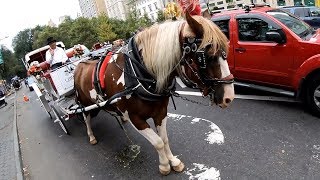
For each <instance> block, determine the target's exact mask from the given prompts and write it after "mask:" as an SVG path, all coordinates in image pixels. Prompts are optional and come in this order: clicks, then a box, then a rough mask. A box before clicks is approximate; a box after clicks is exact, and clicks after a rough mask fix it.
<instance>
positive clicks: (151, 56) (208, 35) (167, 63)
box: [74, 15, 234, 175]
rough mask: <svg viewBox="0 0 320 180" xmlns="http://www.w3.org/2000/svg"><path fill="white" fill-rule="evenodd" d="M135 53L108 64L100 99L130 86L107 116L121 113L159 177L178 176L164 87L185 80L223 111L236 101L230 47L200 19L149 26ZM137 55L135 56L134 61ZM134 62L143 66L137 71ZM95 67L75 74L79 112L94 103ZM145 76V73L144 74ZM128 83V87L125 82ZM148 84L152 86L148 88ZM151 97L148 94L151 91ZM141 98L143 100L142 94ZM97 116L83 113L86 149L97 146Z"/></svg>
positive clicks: (80, 67)
mask: <svg viewBox="0 0 320 180" xmlns="http://www.w3.org/2000/svg"><path fill="white" fill-rule="evenodd" d="M133 41H134V43H135V44H136V47H137V49H138V53H136V54H130V53H131V50H130V49H128V50H127V51H126V52H127V53H123V52H119V53H117V54H115V55H114V56H113V57H112V59H111V60H110V61H109V63H108V67H107V70H106V71H105V74H104V80H103V81H104V83H105V85H106V86H105V89H104V91H103V93H104V94H103V96H105V98H110V97H112V96H113V95H115V94H117V93H119V92H122V91H123V90H124V89H127V88H129V85H128V84H130V83H132V81H137V82H138V85H137V86H135V87H134V88H131V93H130V94H129V95H128V94H127V95H125V96H122V97H121V100H120V101H118V102H117V103H115V104H112V105H109V106H107V107H105V109H106V110H108V111H117V112H121V116H122V117H121V118H122V120H125V121H130V122H131V123H132V125H133V127H135V129H136V130H137V131H138V132H139V133H140V134H141V135H143V136H144V137H145V138H146V139H147V140H148V141H149V142H150V143H151V144H152V145H153V146H154V147H155V149H156V150H157V152H158V154H159V161H160V164H159V170H160V172H161V174H163V175H167V174H169V173H170V170H171V167H172V168H173V170H174V171H177V172H181V171H182V170H183V169H184V164H183V163H182V162H181V160H180V159H178V158H177V157H176V156H174V155H173V154H172V152H171V149H170V146H169V140H168V136H167V130H166V124H167V106H168V102H169V97H170V92H171V91H168V87H169V86H170V85H171V84H172V82H173V81H174V78H175V76H176V75H179V76H183V77H184V78H186V79H188V81H190V82H192V83H194V84H196V85H197V87H198V88H199V89H200V90H201V92H202V93H203V95H204V96H207V95H210V98H211V100H212V102H213V103H215V104H217V105H218V106H220V107H222V108H225V107H227V106H229V104H230V103H231V102H232V100H233V99H234V87H233V76H232V74H230V71H229V66H228V63H227V61H226V53H227V50H228V41H227V38H226V37H225V35H224V34H223V33H222V32H221V31H220V30H219V28H218V27H217V26H216V25H214V24H213V23H212V22H211V21H210V20H207V19H205V18H203V17H201V16H193V17H191V16H190V15H187V16H186V21H184V20H181V21H173V22H164V23H162V24H158V25H154V26H151V27H150V28H147V29H145V30H143V31H142V32H140V33H138V34H137V35H136V36H135V37H134V38H133ZM137 54H138V55H137ZM137 56H138V59H139V56H140V60H141V64H140V65H137V62H138V61H139V60H137ZM96 64H97V61H87V62H84V63H80V64H79V65H78V66H77V68H76V71H75V76H74V77H75V90H76V93H77V101H78V102H80V103H81V104H82V105H83V106H89V105H92V104H95V103H96V99H97V98H96V97H95V95H93V94H95V93H92V92H95V90H93V86H92V83H93V82H92V81H93V80H92V72H93V70H94V69H95V66H96ZM128 64H129V65H130V67H132V66H133V65H132V64H135V66H143V67H144V68H145V69H144V71H146V72H147V73H148V74H149V75H148V77H149V78H150V77H151V79H152V78H153V79H154V80H155V82H152V81H147V80H144V79H143V78H141V77H138V76H139V75H138V73H136V72H135V71H131V72H126V71H127V70H128V69H130V68H126V66H127V65H128ZM144 73H145V72H144ZM126 76H127V78H129V79H130V78H131V81H127V80H125V79H126ZM148 84H150V86H148ZM151 86H154V88H151V90H150V91H152V92H149V91H148V89H150V87H151ZM139 88H140V91H141V89H142V91H144V90H145V92H143V93H147V94H148V93H149V95H154V96H155V98H154V99H152V98H151V100H148V98H143V97H144V96H143V95H141V94H140V95H139V92H138V89H139ZM143 93H142V94H143ZM98 111H99V110H93V111H91V112H89V113H83V114H84V117H85V122H86V125H87V133H88V136H89V138H90V143H91V144H95V143H97V141H96V138H95V137H94V135H93V132H92V130H91V126H90V119H91V118H92V117H93V116H95V115H96V114H97V112H98ZM149 118H152V119H153V121H154V123H155V126H156V129H157V131H156V132H155V131H154V130H153V129H152V128H151V127H150V126H149V124H148V123H147V122H146V120H147V119H149Z"/></svg>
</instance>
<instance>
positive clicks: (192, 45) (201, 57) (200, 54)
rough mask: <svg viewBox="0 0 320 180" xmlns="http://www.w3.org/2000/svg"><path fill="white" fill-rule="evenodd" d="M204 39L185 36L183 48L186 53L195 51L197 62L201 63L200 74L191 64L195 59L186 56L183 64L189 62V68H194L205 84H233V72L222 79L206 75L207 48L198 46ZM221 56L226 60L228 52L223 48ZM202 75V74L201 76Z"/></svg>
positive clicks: (196, 74)
mask: <svg viewBox="0 0 320 180" xmlns="http://www.w3.org/2000/svg"><path fill="white" fill-rule="evenodd" d="M201 42H202V39H199V38H193V37H188V38H185V41H184V42H183V44H182V49H183V52H184V54H185V55H188V54H191V53H194V54H195V58H196V60H197V64H198V65H199V74H198V73H197V72H196V71H195V70H194V68H192V66H191V64H192V63H193V60H192V59H191V61H188V60H187V59H186V58H184V59H183V60H182V61H181V62H180V63H181V65H185V64H187V65H188V66H189V68H190V69H191V70H192V72H193V73H194V74H195V76H197V77H198V79H199V80H200V81H201V82H202V84H203V85H205V86H216V85H218V84H231V83H233V82H234V77H233V75H232V74H230V75H229V76H227V77H224V78H222V79H219V78H210V77H208V76H206V75H205V70H206V68H207V58H206V55H205V49H204V48H203V49H199V48H198V46H199V45H200V44H201ZM220 52H221V57H222V58H223V59H224V60H226V59H227V54H226V52H225V51H223V50H221V51H220ZM199 75H200V76H199Z"/></svg>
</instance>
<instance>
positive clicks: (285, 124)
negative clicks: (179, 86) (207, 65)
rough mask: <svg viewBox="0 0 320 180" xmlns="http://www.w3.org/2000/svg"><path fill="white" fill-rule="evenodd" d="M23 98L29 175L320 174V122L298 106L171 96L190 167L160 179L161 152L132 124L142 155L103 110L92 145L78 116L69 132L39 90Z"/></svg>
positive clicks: (179, 145)
mask: <svg viewBox="0 0 320 180" xmlns="http://www.w3.org/2000/svg"><path fill="white" fill-rule="evenodd" d="M189 90H190V89H189ZM236 92H237V91H236ZM23 93H25V94H26V95H27V96H28V97H29V98H30V101H29V102H23V101H22V98H23V97H22V94H23ZM188 98H189V99H192V100H194V101H198V102H202V103H207V104H209V101H208V99H206V98H202V97H188ZM17 99H18V120H17V121H18V130H19V137H20V141H21V149H22V159H23V167H24V170H25V177H26V179H48V180H50V179H61V180H62V179H68V180H69V179H77V180H82V179H130V180H131V179H172V180H176V179H201V178H203V179H205V178H206V177H207V179H219V178H221V179H254V180H256V179H320V171H319V169H320V140H319V136H320V131H319V129H320V121H319V118H317V117H314V116H312V115H310V114H309V113H307V112H305V111H304V110H303V108H302V105H300V104H297V103H285V102H270V101H254V100H243V99H235V100H234V102H233V103H232V105H231V106H230V107H229V108H227V109H220V108H218V107H209V106H203V105H198V104H195V103H190V102H188V101H184V100H182V99H180V98H175V103H176V106H177V110H174V108H173V105H172V102H171V101H170V103H169V108H168V111H169V120H168V134H169V142H170V147H171V150H172V151H173V153H174V154H175V155H177V156H178V158H180V159H181V160H182V161H183V162H184V164H185V166H186V168H185V171H184V172H182V173H175V172H171V173H170V174H169V175H168V176H162V175H160V173H159V172H158V165H159V160H158V155H157V153H156V150H155V149H154V148H153V147H152V146H151V144H150V143H149V142H148V141H147V140H146V139H144V138H143V137H142V136H141V135H140V134H138V133H137V132H136V131H135V130H134V129H133V128H132V127H131V125H130V123H126V124H124V127H125V128H126V130H127V134H128V136H129V137H130V139H131V140H132V141H133V143H134V144H135V145H136V146H138V147H139V148H140V149H139V154H138V153H135V154H134V153H133V152H136V151H129V150H128V147H130V146H129V145H130V141H129V140H128V139H127V137H126V135H125V133H124V132H123V130H121V128H120V127H119V125H118V123H117V122H116V121H115V119H114V118H113V117H111V116H110V115H108V114H107V113H105V112H100V114H99V115H98V116H97V117H96V118H94V119H93V120H92V129H93V132H94V135H95V136H96V138H97V140H98V144H97V145H94V146H93V145H90V144H89V142H88V137H87V134H86V128H85V126H84V125H83V124H82V123H81V122H80V121H79V120H77V118H74V119H71V120H69V121H67V122H66V126H67V127H68V128H69V130H70V132H71V135H70V136H68V135H65V134H64V132H63V131H62V130H61V128H60V126H59V125H58V124H54V123H53V120H50V118H49V116H48V114H47V113H46V112H45V110H44V109H43V108H42V107H41V106H40V102H39V101H38V100H37V98H36V95H35V93H34V92H29V91H28V90H27V89H26V88H24V89H22V90H21V91H19V92H18V95H17ZM20 99H21V100H20ZM155 109H156V107H155ZM148 122H151V121H148ZM150 124H152V123H150ZM152 127H153V125H152ZM128 152H129V153H128ZM132 154H133V155H132Z"/></svg>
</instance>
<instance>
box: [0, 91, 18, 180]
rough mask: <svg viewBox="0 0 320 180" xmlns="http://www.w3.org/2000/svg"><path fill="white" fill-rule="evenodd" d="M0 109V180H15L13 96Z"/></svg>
mask: <svg viewBox="0 0 320 180" xmlns="http://www.w3.org/2000/svg"><path fill="white" fill-rule="evenodd" d="M6 102H7V103H8V104H7V106H4V105H2V106H1V107H0V180H11V179H16V178H17V169H16V159H15V150H14V133H15V132H14V131H13V130H14V128H13V126H14V94H13V95H11V96H9V97H6Z"/></svg>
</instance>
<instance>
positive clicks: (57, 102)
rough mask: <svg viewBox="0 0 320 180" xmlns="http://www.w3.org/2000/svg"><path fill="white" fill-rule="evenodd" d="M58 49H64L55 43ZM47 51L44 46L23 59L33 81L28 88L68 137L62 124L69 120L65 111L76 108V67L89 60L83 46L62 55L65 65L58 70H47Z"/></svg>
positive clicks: (62, 45)
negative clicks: (74, 77) (31, 89)
mask: <svg viewBox="0 0 320 180" xmlns="http://www.w3.org/2000/svg"><path fill="white" fill-rule="evenodd" d="M57 46H59V47H61V48H63V49H64V48H65V46H64V44H63V43H62V42H57ZM48 49H49V46H48V45H47V46H44V47H41V48H39V49H36V50H34V51H32V52H29V53H28V54H26V55H25V60H26V65H27V67H26V68H27V70H28V73H29V75H30V77H29V78H31V79H33V80H32V82H33V83H31V84H30V85H31V86H32V88H33V90H34V91H35V93H36V95H37V96H38V98H39V101H40V103H41V104H42V107H43V108H44V109H45V111H46V112H47V113H48V115H49V117H50V118H51V119H52V118H55V120H54V122H55V123H56V122H57V123H59V125H60V126H61V128H62V129H63V131H64V132H65V133H66V134H69V131H68V129H67V128H66V126H65V124H64V122H63V121H64V120H68V119H69V114H68V113H66V111H65V110H66V109H68V108H70V107H71V106H72V105H75V102H74V88H73V86H74V79H73V74H74V70H75V67H76V66H77V64H78V63H79V62H80V61H81V60H85V59H88V57H87V55H88V53H89V50H88V49H87V48H86V47H85V46H83V45H77V46H75V47H74V48H70V49H68V50H66V51H65V52H66V54H67V56H68V58H69V60H68V61H67V63H66V64H65V65H63V66H61V67H59V68H56V69H50V66H49V64H47V63H46V61H45V54H46V51H47V50H48ZM78 50H81V52H82V54H79V52H77V51H78ZM70 114H71V113H70Z"/></svg>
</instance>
